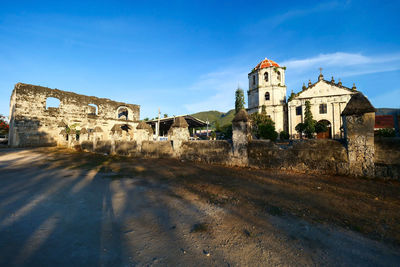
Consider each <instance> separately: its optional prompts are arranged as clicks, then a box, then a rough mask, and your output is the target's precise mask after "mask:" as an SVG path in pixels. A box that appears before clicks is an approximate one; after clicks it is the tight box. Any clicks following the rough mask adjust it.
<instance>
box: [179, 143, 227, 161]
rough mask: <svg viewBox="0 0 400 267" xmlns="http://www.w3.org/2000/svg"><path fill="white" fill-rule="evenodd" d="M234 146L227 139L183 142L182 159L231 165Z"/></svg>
mask: <svg viewBox="0 0 400 267" xmlns="http://www.w3.org/2000/svg"><path fill="white" fill-rule="evenodd" d="M231 154H232V146H231V144H230V143H229V142H228V141H225V140H211V141H208V140H198V141H186V142H183V143H182V147H181V155H180V158H181V159H185V160H190V161H197V162H205V163H214V164H225V165H230V158H231Z"/></svg>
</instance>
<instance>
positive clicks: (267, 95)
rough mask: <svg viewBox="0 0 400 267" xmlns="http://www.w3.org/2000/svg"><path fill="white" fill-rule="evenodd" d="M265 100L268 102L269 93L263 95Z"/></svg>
mask: <svg viewBox="0 0 400 267" xmlns="http://www.w3.org/2000/svg"><path fill="white" fill-rule="evenodd" d="M265 100H269V92H266V93H265Z"/></svg>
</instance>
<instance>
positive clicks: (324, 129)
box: [315, 120, 332, 139]
mask: <svg viewBox="0 0 400 267" xmlns="http://www.w3.org/2000/svg"><path fill="white" fill-rule="evenodd" d="M331 128H332V127H331V123H330V122H329V121H328V120H320V121H318V122H317V124H316V125H315V131H316V132H317V138H318V139H330V138H332V131H331Z"/></svg>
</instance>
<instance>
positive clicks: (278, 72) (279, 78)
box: [276, 71, 281, 81]
mask: <svg viewBox="0 0 400 267" xmlns="http://www.w3.org/2000/svg"><path fill="white" fill-rule="evenodd" d="M276 74H277V75H278V76H277V79H278V81H280V80H281V73H280V71H277V72H276Z"/></svg>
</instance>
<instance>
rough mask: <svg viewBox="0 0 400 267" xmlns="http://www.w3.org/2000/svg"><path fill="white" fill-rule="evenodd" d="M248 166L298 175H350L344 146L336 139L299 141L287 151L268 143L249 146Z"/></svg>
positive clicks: (260, 141) (257, 141)
mask: <svg viewBox="0 0 400 267" xmlns="http://www.w3.org/2000/svg"><path fill="white" fill-rule="evenodd" d="M248 157H249V166H250V167H253V168H268V169H280V170H291V171H298V172H308V173H310V172H313V173H328V174H340V175H346V174H348V173H349V165H348V160H347V152H346V148H345V146H344V145H343V144H342V143H341V142H339V141H336V140H331V139H311V140H301V141H298V142H297V143H295V144H293V146H289V147H286V148H281V147H279V146H277V145H276V144H275V143H274V142H271V141H269V140H253V141H251V142H249V144H248Z"/></svg>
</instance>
